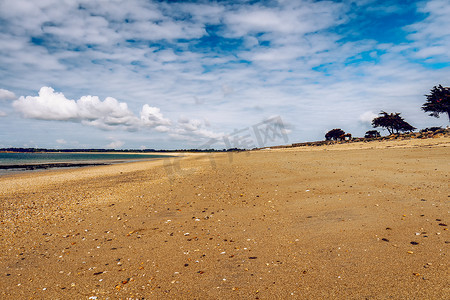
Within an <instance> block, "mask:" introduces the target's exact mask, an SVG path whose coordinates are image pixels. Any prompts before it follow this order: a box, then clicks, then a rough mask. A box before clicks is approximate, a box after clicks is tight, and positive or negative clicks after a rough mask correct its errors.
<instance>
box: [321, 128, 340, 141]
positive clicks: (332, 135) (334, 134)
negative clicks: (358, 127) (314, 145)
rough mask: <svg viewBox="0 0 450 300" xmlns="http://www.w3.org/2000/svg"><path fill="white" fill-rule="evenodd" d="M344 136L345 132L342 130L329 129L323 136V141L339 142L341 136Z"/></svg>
mask: <svg viewBox="0 0 450 300" xmlns="http://www.w3.org/2000/svg"><path fill="white" fill-rule="evenodd" d="M344 134H345V131H344V130H342V129H340V128H335V129H331V130H330V131H328V132H327V133H326V134H325V139H326V140H327V141H330V140H335V141H337V140H341V139H342V136H343V135H344Z"/></svg>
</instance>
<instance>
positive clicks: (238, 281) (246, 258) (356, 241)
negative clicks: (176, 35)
mask: <svg viewBox="0 0 450 300" xmlns="http://www.w3.org/2000/svg"><path fill="white" fill-rule="evenodd" d="M183 155H184V154H183ZM449 155H450V138H449V137H440V138H432V139H415V140H414V139H413V140H403V141H397V140H393V141H382V142H378V141H373V142H369V143H362V142H361V143H352V144H338V145H329V146H320V147H299V148H289V149H273V150H259V151H250V152H240V153H233V154H227V153H220V154H217V153H216V154H208V155H206V154H192V155H184V157H183V158H167V159H161V160H156V161H148V162H135V163H127V164H120V165H110V166H96V167H86V168H79V169H70V170H47V171H42V172H32V173H25V174H18V175H13V176H4V177H0V199H1V200H0V204H1V209H0V214H1V231H0V235H1V236H0V240H1V248H0V253H1V257H0V269H1V270H2V271H1V274H0V276H1V280H0V298H2V299H160V298H174V299H289V298H292V299H449V298H450V281H449V278H450V267H449V261H450V259H449V253H450V252H449V250H448V249H449V246H450V236H449V231H448V225H449V223H450V219H449V208H450V206H449V199H450V198H449V197H450V190H449V186H448V182H449V174H450V172H449V171H450V166H449Z"/></svg>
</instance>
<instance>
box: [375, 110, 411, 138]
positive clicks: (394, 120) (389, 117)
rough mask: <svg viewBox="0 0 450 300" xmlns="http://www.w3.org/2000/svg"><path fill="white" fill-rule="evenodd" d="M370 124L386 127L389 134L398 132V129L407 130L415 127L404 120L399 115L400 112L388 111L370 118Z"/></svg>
mask: <svg viewBox="0 0 450 300" xmlns="http://www.w3.org/2000/svg"><path fill="white" fill-rule="evenodd" d="M372 126H373V127H375V128H377V127H382V128H385V129H387V131H388V132H389V134H393V133H399V132H400V131H403V132H407V131H413V130H414V129H416V128H415V127H413V126H411V125H410V124H409V123H408V122H406V121H405V120H404V119H403V118H402V117H400V113H390V114H388V113H387V112H384V111H382V112H380V114H379V115H378V117H376V118H375V119H373V120H372Z"/></svg>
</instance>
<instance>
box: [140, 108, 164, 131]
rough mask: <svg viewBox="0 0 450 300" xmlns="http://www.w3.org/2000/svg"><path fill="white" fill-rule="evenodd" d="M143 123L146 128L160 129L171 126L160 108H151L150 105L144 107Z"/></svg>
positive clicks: (142, 113)
mask: <svg viewBox="0 0 450 300" xmlns="http://www.w3.org/2000/svg"><path fill="white" fill-rule="evenodd" d="M141 121H142V123H143V124H144V125H145V126H149V127H160V126H167V125H170V124H171V122H170V120H169V119H166V118H164V117H163V115H162V113H161V110H160V109H159V108H157V107H151V106H149V105H148V104H144V106H143V107H142V110H141ZM160 128H161V127H160Z"/></svg>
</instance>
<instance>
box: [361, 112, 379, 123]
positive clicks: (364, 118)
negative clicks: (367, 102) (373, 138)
mask: <svg viewBox="0 0 450 300" xmlns="http://www.w3.org/2000/svg"><path fill="white" fill-rule="evenodd" d="M376 117H378V116H377V115H376V114H374V113H373V112H371V111H366V112H365V113H363V114H361V115H360V116H359V118H358V120H359V121H360V122H361V123H369V124H372V120H373V119H374V118H376Z"/></svg>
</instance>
